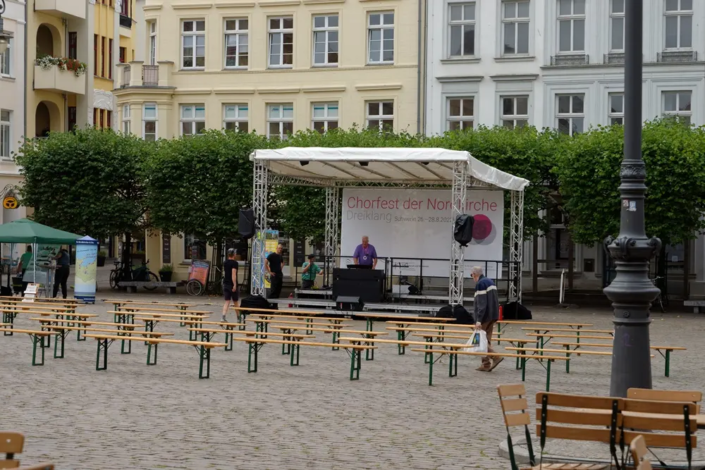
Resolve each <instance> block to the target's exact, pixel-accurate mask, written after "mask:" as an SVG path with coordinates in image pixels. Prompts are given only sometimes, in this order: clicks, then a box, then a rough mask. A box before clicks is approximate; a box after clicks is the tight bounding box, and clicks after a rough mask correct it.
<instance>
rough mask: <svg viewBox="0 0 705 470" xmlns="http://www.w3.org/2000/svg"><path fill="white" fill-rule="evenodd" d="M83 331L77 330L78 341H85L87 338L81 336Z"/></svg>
mask: <svg viewBox="0 0 705 470" xmlns="http://www.w3.org/2000/svg"><path fill="white" fill-rule="evenodd" d="M81 331H83V330H76V341H85V340H86V338H81ZM84 333H85V332H84Z"/></svg>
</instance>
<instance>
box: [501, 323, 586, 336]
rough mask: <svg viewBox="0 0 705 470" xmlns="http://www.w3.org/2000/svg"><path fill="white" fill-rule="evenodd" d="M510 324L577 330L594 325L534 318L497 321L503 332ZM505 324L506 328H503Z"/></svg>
mask: <svg viewBox="0 0 705 470" xmlns="http://www.w3.org/2000/svg"><path fill="white" fill-rule="evenodd" d="M509 325H528V326H539V325H540V326H548V327H551V328H553V327H557V328H563V327H565V328H571V329H575V330H580V329H582V328H588V327H590V326H593V325H592V323H566V322H552V321H533V320H499V321H498V322H497V333H498V334H501V333H502V331H503V330H505V329H506V327H507V326H509ZM502 326H504V328H502Z"/></svg>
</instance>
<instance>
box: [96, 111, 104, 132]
mask: <svg viewBox="0 0 705 470" xmlns="http://www.w3.org/2000/svg"><path fill="white" fill-rule="evenodd" d="M98 113H99V115H98V126H99V127H100V128H101V129H103V128H105V110H104V109H99V110H98Z"/></svg>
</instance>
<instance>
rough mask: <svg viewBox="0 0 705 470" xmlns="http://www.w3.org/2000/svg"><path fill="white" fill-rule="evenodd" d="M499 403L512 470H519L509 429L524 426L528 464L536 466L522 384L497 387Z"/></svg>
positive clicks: (529, 420)
mask: <svg viewBox="0 0 705 470" xmlns="http://www.w3.org/2000/svg"><path fill="white" fill-rule="evenodd" d="M497 393H499V403H500V404H501V405H502V415H503V416H504V426H505V427H506V428H507V447H508V448H509V460H510V461H511V464H512V470H519V467H517V463H516V459H515V458H514V444H513V443H512V434H511V432H510V430H509V428H511V427H517V426H524V435H525V436H526V445H527V447H528V449H529V462H530V463H531V466H532V467H533V466H534V465H536V459H535V457H534V449H533V445H532V443H531V431H530V430H529V426H530V425H531V414H529V411H528V408H529V404H528V402H527V401H526V389H525V388H524V385H523V384H511V385H498V386H497Z"/></svg>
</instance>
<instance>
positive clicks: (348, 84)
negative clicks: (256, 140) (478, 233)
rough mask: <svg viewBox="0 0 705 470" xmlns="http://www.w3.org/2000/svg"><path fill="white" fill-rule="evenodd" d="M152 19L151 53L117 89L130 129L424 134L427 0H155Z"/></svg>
mask: <svg viewBox="0 0 705 470" xmlns="http://www.w3.org/2000/svg"><path fill="white" fill-rule="evenodd" d="M144 15H145V21H146V23H145V26H146V27H145V31H144V32H143V37H142V38H138V41H143V44H144V50H145V54H144V58H143V60H139V61H133V62H131V63H130V64H129V65H128V66H124V67H123V72H122V73H120V74H119V75H120V77H119V79H120V82H119V86H120V89H119V90H116V91H115V94H116V95H117V97H118V105H119V108H120V109H119V116H120V123H121V128H122V129H123V130H124V131H129V132H132V133H134V134H138V135H141V136H142V137H144V138H145V139H157V138H171V137H175V136H180V135H191V134H195V133H198V132H200V131H201V130H202V129H208V128H212V129H221V128H227V129H241V130H246V131H257V132H258V133H262V134H267V135H270V136H282V137H285V136H286V134H287V133H290V132H296V131H299V130H304V129H309V128H314V129H318V130H321V131H325V130H327V129H332V128H335V127H343V128H349V127H352V126H354V125H357V126H360V127H363V126H368V125H369V126H377V127H382V126H385V125H388V126H391V127H392V128H393V129H394V130H396V131H402V130H407V131H409V132H416V131H417V129H418V125H419V122H418V116H419V112H418V103H419V102H420V100H419V99H418V96H417V94H418V89H419V87H418V84H419V81H420V78H421V77H420V75H419V66H418V64H419V54H418V40H419V34H418V31H419V21H418V4H417V2H412V1H410V0H401V1H399V0H396V1H390V0H378V1H368V0H260V1H243V0H229V1H227V2H225V1H222V2H213V1H210V0H196V1H193V2H188V3H185V2H184V3H177V2H162V1H157V0H147V1H146V4H145V6H144ZM137 55H138V56H139V55H140V54H139V53H138V54H137Z"/></svg>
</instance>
